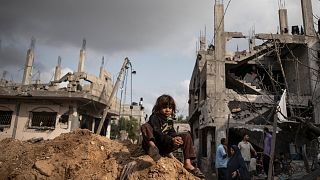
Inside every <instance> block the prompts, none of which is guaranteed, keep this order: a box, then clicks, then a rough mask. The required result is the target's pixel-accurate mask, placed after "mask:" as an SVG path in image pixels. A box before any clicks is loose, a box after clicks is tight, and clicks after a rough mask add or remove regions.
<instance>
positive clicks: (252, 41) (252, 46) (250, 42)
mask: <svg viewBox="0 0 320 180" xmlns="http://www.w3.org/2000/svg"><path fill="white" fill-rule="evenodd" d="M255 46H256V40H255V39H254V38H253V37H252V38H250V39H249V51H250V52H252V51H253V50H254V49H253V48H254V47H255Z"/></svg>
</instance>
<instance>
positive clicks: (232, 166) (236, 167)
mask: <svg viewBox="0 0 320 180" xmlns="http://www.w3.org/2000/svg"><path fill="white" fill-rule="evenodd" d="M231 148H233V149H234V151H235V153H234V155H233V156H231V158H230V159H229V161H228V164H227V175H226V179H227V180H232V179H250V176H249V172H248V169H247V167H246V165H245V162H244V160H243V158H242V155H241V152H240V149H239V148H238V146H236V145H233V146H232V147H231ZM234 171H237V173H238V174H237V176H236V177H234V178H232V173H233V172H234Z"/></svg>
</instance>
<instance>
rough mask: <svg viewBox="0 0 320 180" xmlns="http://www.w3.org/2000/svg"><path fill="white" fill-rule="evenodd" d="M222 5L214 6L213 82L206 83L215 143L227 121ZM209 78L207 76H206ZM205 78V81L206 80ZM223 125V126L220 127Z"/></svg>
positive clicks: (224, 37)
mask: <svg viewBox="0 0 320 180" xmlns="http://www.w3.org/2000/svg"><path fill="white" fill-rule="evenodd" d="M223 15H224V7H223V4H222V3H217V1H216V4H215V7H214V16H215V17H214V30H215V36H214V43H215V50H214V60H213V63H212V68H211V69H212V70H211V71H213V72H210V73H211V74H213V76H214V77H213V82H211V83H210V85H209V84H208V85H207V92H209V99H210V100H208V103H209V104H210V106H209V107H208V108H210V109H211V110H210V111H211V113H210V116H213V117H207V118H212V119H213V121H214V122H213V123H214V126H215V127H216V133H217V134H216V136H215V142H216V145H218V144H219V143H218V142H219V141H220V140H219V138H221V136H220V134H221V132H225V126H221V124H225V123H226V121H227V112H228V111H227V108H228V107H227V103H226V100H225V99H226V87H225V81H226V78H225V51H226V36H225V31H224V17H223ZM208 79H209V78H208ZM208 79H207V81H208ZM221 127H223V128H221Z"/></svg>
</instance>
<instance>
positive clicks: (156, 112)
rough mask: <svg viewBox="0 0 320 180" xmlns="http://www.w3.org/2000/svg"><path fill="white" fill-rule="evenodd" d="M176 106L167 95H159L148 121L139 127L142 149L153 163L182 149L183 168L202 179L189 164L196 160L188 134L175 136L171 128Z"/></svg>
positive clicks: (199, 173)
mask: <svg viewBox="0 0 320 180" xmlns="http://www.w3.org/2000/svg"><path fill="white" fill-rule="evenodd" d="M175 113H176V104H175V101H174V99H173V98H172V97H171V96H169V95H166V94H164V95H161V96H160V97H158V98H157V101H156V103H155V105H154V107H153V109H152V114H151V116H150V117H149V121H148V122H147V123H145V124H143V125H142V126H141V132H142V137H143V141H142V148H143V149H144V150H145V151H146V152H147V153H148V154H149V155H150V156H151V158H152V159H153V160H155V161H158V160H159V159H160V158H161V156H166V155H169V154H170V153H171V152H173V151H175V150H177V149H178V148H182V149H183V155H184V168H185V169H186V170H188V171H189V172H190V173H192V174H193V175H195V176H197V177H200V178H204V175H203V173H202V172H201V171H200V170H199V169H198V168H195V167H194V166H193V165H192V164H191V160H192V159H195V158H196V154H195V151H194V148H193V142H192V138H191V135H190V133H181V134H180V133H179V134H177V133H176V131H175V130H174V128H173V120H174V119H175Z"/></svg>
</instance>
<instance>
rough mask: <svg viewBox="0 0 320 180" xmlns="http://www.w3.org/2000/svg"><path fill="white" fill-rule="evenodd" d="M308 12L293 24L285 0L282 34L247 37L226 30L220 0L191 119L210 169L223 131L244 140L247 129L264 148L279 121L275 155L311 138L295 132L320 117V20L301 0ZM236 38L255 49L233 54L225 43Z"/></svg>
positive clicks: (200, 59) (307, 0) (194, 81)
mask: <svg viewBox="0 0 320 180" xmlns="http://www.w3.org/2000/svg"><path fill="white" fill-rule="evenodd" d="M301 12H302V18H303V26H301V27H300V26H292V27H289V25H288V17H287V9H286V8H285V4H284V3H283V2H281V4H280V7H279V10H278V15H279V27H280V29H279V32H278V33H274V34H272V33H271V34H270V33H269V34H268V33H259V34H253V35H252V36H250V37H246V36H244V35H243V34H242V33H241V32H226V31H225V30H224V23H225V22H224V14H225V12H224V5H223V2H222V1H221V0H216V1H215V4H214V44H210V45H208V46H207V45H206V37H205V36H203V35H200V46H199V50H198V51H197V58H196V61H195V66H194V69H193V73H192V77H191V80H190V84H189V119H188V120H189V123H190V125H191V132H192V135H193V138H194V143H195V146H196V147H197V153H198V159H199V161H198V163H199V165H200V168H201V169H203V170H204V171H210V169H211V167H212V166H211V165H212V162H213V161H214V159H215V151H216V147H217V145H219V144H220V139H221V138H222V137H227V138H228V140H229V144H238V142H240V141H241V140H242V135H243V134H244V133H248V134H249V135H252V136H251V139H250V141H251V143H252V144H253V145H254V147H255V148H256V149H257V150H258V151H260V152H261V151H262V148H263V131H262V129H263V127H265V126H267V127H270V128H269V129H270V130H272V128H273V127H272V124H273V122H274V119H277V120H276V121H277V123H278V126H277V132H278V133H277V134H278V135H277V143H276V153H279V152H280V151H282V152H289V151H290V153H294V152H293V151H294V150H296V148H292V147H296V146H297V145H298V144H297V143H300V144H299V146H300V145H302V144H306V141H304V139H307V140H310V139H308V138H309V137H306V138H301V139H300V142H298V141H297V138H296V137H297V132H298V131H299V127H301V122H306V121H308V123H312V125H317V124H319V123H320V104H319V97H320V91H319V90H320V89H319V87H320V86H319V65H320V59H319V58H320V43H319V42H320V41H319V31H320V25H319V20H318V22H317V23H318V27H317V28H315V26H314V19H313V12H312V3H311V0H301ZM232 38H247V39H248V44H249V48H248V49H247V50H244V51H241V52H239V51H236V52H233V53H227V52H226V43H227V41H229V40H231V39H232ZM259 41H260V42H261V43H257V44H259V45H256V42H259ZM275 117H276V118H275ZM297 119H298V120H300V121H297ZM300 133H303V135H301V137H305V136H307V135H306V134H307V133H305V132H302V131H300ZM311 135H312V133H311ZM313 135H314V134H313ZM316 135H317V134H316ZM318 136H319V135H318ZM311 139H312V138H311Z"/></svg>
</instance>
